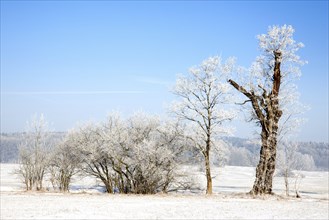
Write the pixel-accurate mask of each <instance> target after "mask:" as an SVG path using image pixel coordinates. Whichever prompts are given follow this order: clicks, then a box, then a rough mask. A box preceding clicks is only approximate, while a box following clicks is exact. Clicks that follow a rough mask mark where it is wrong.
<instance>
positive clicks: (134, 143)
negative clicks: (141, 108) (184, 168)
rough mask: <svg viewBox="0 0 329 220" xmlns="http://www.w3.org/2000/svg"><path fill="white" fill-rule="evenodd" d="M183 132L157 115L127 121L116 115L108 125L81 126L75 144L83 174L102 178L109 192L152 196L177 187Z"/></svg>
mask: <svg viewBox="0 0 329 220" xmlns="http://www.w3.org/2000/svg"><path fill="white" fill-rule="evenodd" d="M181 133H182V131H181V130H180V128H179V127H178V126H176V124H175V123H169V122H166V123H165V122H161V121H160V119H159V118H158V117H155V116H148V115H146V114H143V113H137V114H134V115H133V116H131V117H129V118H128V119H126V120H123V119H122V118H121V117H120V115H119V114H117V113H112V114H110V115H109V117H108V118H107V120H106V121H105V122H104V123H100V124H98V125H87V126H84V127H81V128H80V130H79V131H78V132H77V134H76V135H75V136H76V137H75V138H76V140H75V142H76V143H77V147H78V152H79V154H80V157H81V158H82V169H83V171H84V172H85V173H87V174H89V175H92V176H95V177H96V178H98V179H100V180H101V181H102V182H103V184H104V185H105V188H106V191H107V192H108V193H113V192H119V193H136V194H152V193H156V192H158V191H162V192H168V191H169V190H172V189H173V188H174V187H176V185H175V181H176V172H177V169H178V165H177V157H179V155H180V153H181V149H182V146H184V138H183V137H182V135H181Z"/></svg>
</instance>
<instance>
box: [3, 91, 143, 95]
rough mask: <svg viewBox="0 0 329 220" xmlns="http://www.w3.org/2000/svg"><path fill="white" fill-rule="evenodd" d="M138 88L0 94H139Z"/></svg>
mask: <svg viewBox="0 0 329 220" xmlns="http://www.w3.org/2000/svg"><path fill="white" fill-rule="evenodd" d="M141 93H145V92H144V91H138V90H110V91H34V92H30V91H26V92H21V91H20V92H1V95H102V94H141Z"/></svg>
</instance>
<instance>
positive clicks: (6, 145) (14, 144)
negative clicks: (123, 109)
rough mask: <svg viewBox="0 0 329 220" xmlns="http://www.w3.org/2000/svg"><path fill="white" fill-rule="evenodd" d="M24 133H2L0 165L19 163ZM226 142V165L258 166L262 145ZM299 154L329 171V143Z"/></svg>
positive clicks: (303, 147) (302, 148) (309, 145)
mask: <svg viewBox="0 0 329 220" xmlns="http://www.w3.org/2000/svg"><path fill="white" fill-rule="evenodd" d="M65 135H66V133H65V132H53V133H51V138H52V139H53V141H54V142H56V141H59V140H61V139H62V138H64V137H65ZM23 138H24V136H23V133H2V134H1V142H0V150H1V157H0V163H18V162H19V161H18V148H19V144H20V143H21V142H22V141H23ZM223 140H224V141H225V142H226V146H224V148H225V151H224V152H225V154H226V161H225V164H226V165H229V166H256V165H257V163H258V160H259V158H258V157H259V150H260V145H259V144H257V142H256V141H254V140H251V139H245V138H237V137H225V138H223ZM298 146H299V147H298V153H299V154H300V155H302V156H310V158H313V160H314V165H315V166H310V167H307V168H306V170H321V171H329V143H325V142H313V141H312V142H298Z"/></svg>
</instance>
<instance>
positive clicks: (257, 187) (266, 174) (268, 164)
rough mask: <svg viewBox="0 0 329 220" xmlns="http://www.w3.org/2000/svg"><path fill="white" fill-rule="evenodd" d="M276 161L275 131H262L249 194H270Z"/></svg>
mask: <svg viewBox="0 0 329 220" xmlns="http://www.w3.org/2000/svg"><path fill="white" fill-rule="evenodd" d="M275 161H276V132H273V131H272V132H271V133H268V132H267V131H264V130H263V131H262V146H261V149H260V159H259V163H258V165H257V168H256V179H255V182H254V185H253V188H252V190H251V192H250V193H251V194H254V195H258V194H272V182H273V175H274V171H275Z"/></svg>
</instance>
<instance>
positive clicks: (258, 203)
mask: <svg viewBox="0 0 329 220" xmlns="http://www.w3.org/2000/svg"><path fill="white" fill-rule="evenodd" d="M15 168H17V165H14V164H1V179H0V180H1V184H0V190H1V192H0V195H1V214H0V219H328V216H329V213H328V211H329V204H328V203H329V202H328V201H329V200H328V187H329V186H328V172H302V174H303V175H305V178H303V179H302V181H301V186H300V192H301V195H302V198H301V199H297V198H293V197H290V198H287V197H284V196H283V195H284V184H283V180H282V178H281V177H276V178H275V179H274V184H273V186H274V192H275V193H276V196H270V197H269V196H267V197H258V198H252V197H251V196H247V195H246V194H245V192H248V191H249V190H250V188H251V186H252V184H253V180H254V172H255V171H254V170H255V169H254V168H252V167H230V166H227V167H225V168H216V169H213V173H214V175H216V174H217V176H216V177H215V178H214V182H213V184H214V192H215V193H214V195H212V196H205V195H204V194H203V192H197V193H171V194H167V195H165V194H157V195H119V194H110V195H109V194H106V193H102V192H101V191H102V185H101V184H100V183H99V181H96V180H95V179H93V178H79V177H78V178H76V179H75V180H74V182H73V183H72V187H71V193H57V192H53V191H45V192H25V191H24V188H23V187H24V185H23V184H21V183H20V180H19V179H18V177H17V176H16V175H15V174H13V170H14V169H15ZM190 170H191V171H193V173H195V176H196V179H199V180H200V181H201V183H202V181H203V180H204V177H203V176H201V175H200V172H199V171H198V169H193V168H191V169H190ZM202 184H203V183H202ZM202 184H201V187H202V186H203V185H202ZM46 186H47V184H46ZM292 189H293V187H292Z"/></svg>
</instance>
